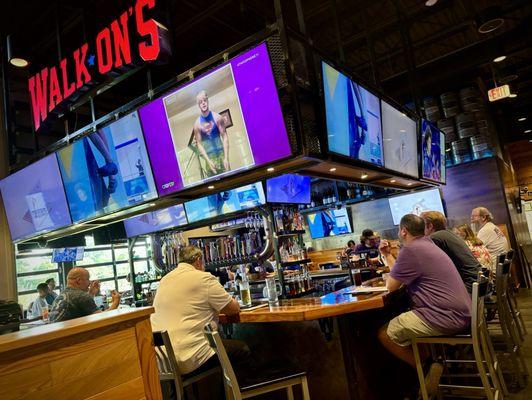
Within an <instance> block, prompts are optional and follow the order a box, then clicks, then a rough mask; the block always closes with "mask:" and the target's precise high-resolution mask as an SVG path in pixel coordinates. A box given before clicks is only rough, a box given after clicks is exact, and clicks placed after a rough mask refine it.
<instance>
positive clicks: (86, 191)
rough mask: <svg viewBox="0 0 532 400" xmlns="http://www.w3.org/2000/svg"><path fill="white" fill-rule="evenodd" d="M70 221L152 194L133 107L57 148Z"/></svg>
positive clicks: (100, 212)
mask: <svg viewBox="0 0 532 400" xmlns="http://www.w3.org/2000/svg"><path fill="white" fill-rule="evenodd" d="M58 159H59V166H60V168H61V175H62V177H63V183H64V185H65V189H66V194H67V198H68V205H69V206H70V213H71V215H72V220H73V221H74V222H78V221H83V220H87V219H89V218H93V217H97V216H100V215H104V214H109V213H111V212H114V211H117V210H119V209H122V208H124V207H128V206H131V205H135V204H139V203H143V202H145V201H147V200H151V199H154V198H156V197H157V191H156V189H155V182H154V180H153V175H152V172H151V168H150V163H149V159H148V154H147V152H146V145H145V144H144V139H143V137H142V129H141V126H140V122H139V117H138V114H137V112H134V113H132V114H129V115H126V116H125V117H123V118H120V119H119V120H118V121H116V122H113V123H112V124H110V125H108V126H106V127H104V128H102V129H99V130H98V131H97V132H95V133H92V134H90V135H89V136H87V137H84V138H83V139H81V140H78V141H76V142H74V143H73V144H72V145H70V146H68V147H66V148H64V149H61V150H59V152H58Z"/></svg>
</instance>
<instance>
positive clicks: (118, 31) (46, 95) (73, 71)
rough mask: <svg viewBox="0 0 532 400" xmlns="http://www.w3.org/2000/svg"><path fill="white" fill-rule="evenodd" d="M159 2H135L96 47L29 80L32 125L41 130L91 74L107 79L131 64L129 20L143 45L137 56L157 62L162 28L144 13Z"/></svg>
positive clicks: (105, 30)
mask: <svg viewBox="0 0 532 400" xmlns="http://www.w3.org/2000/svg"><path fill="white" fill-rule="evenodd" d="M155 2H156V0H136V3H135V6H134V7H130V8H129V9H128V10H126V11H124V12H123V13H122V14H121V15H120V17H119V18H117V19H115V20H114V21H112V22H111V23H110V24H109V26H107V27H105V28H103V29H102V30H101V31H100V32H99V33H98V34H97V35H96V39H95V43H94V46H93V47H92V48H91V49H93V50H89V44H88V43H83V44H82V45H81V46H80V47H79V48H78V49H76V50H75V51H74V52H73V53H72V56H71V57H67V58H64V59H62V60H61V62H60V63H59V67H56V66H52V67H45V68H43V69H42V70H41V71H40V72H38V73H36V74H35V75H33V76H32V77H30V78H29V80H28V89H29V92H30V100H31V109H32V114H33V125H34V127H35V130H37V129H39V127H40V126H41V124H42V122H44V121H45V120H46V118H47V117H48V115H49V113H51V112H52V111H54V109H55V108H56V107H57V106H58V105H59V104H60V103H61V102H63V101H64V100H67V99H68V98H70V97H71V96H72V95H73V94H74V93H75V92H76V90H78V89H80V88H81V87H83V86H85V85H86V84H88V83H90V82H91V81H92V80H93V76H92V75H91V73H92V74H96V73H97V74H100V75H105V74H107V73H109V72H110V71H111V70H112V69H113V68H114V69H116V68H120V67H123V66H125V65H128V64H131V63H132V60H133V57H132V45H131V40H132V37H131V35H130V32H129V28H128V23H129V18H130V17H133V13H134V14H135V16H134V22H135V23H134V25H135V28H136V31H137V32H136V34H138V36H140V38H141V39H140V41H139V42H138V43H137V44H136V47H137V48H136V51H137V54H138V56H140V58H141V59H142V60H144V61H155V60H157V58H158V56H159V53H160V44H159V28H158V26H157V22H156V21H155V20H153V19H151V18H149V19H146V18H145V15H144V13H145V12H146V11H148V10H150V9H152V8H154V7H155ZM92 55H94V59H95V60H94V66H95V67H96V69H92V70H90V71H89V69H90V67H91V65H89V64H88V60H89V58H90V57H91V56H92Z"/></svg>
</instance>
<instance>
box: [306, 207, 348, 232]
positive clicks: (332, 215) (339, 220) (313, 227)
mask: <svg viewBox="0 0 532 400" xmlns="http://www.w3.org/2000/svg"><path fill="white" fill-rule="evenodd" d="M307 223H308V226H309V229H310V236H311V237H312V239H319V238H324V237H329V236H338V235H344V234H346V233H351V232H352V231H351V223H350V222H349V216H348V215H347V209H346V208H345V207H343V208H340V209H330V210H325V211H319V212H316V213H313V214H308V215H307Z"/></svg>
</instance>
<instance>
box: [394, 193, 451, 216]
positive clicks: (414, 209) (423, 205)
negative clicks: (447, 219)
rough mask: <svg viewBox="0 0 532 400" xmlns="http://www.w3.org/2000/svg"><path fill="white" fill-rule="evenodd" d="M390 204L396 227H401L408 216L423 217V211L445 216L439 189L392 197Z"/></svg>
mask: <svg viewBox="0 0 532 400" xmlns="http://www.w3.org/2000/svg"><path fill="white" fill-rule="evenodd" d="M388 202H389V203H390V211H391V212H392V218H393V223H394V225H399V222H400V221H401V218H403V216H404V215H406V214H415V215H421V213H422V212H423V211H439V212H441V213H442V214H445V211H444V209H443V203H442V200H441V196H440V191H439V190H438V189H430V190H423V191H421V192H414V193H409V194H404V195H401V196H394V197H390V198H389V199H388Z"/></svg>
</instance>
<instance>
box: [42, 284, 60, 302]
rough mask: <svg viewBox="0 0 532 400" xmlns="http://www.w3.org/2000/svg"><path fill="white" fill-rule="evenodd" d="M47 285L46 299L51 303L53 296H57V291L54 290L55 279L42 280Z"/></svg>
mask: <svg viewBox="0 0 532 400" xmlns="http://www.w3.org/2000/svg"><path fill="white" fill-rule="evenodd" d="M44 283H46V284H47V285H48V289H49V290H48V294H47V295H46V301H47V302H48V304H50V305H52V304H53V303H54V300H55V298H56V297H57V293H55V292H54V290H55V279H54V278H49V279H47V280H46V281H44Z"/></svg>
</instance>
